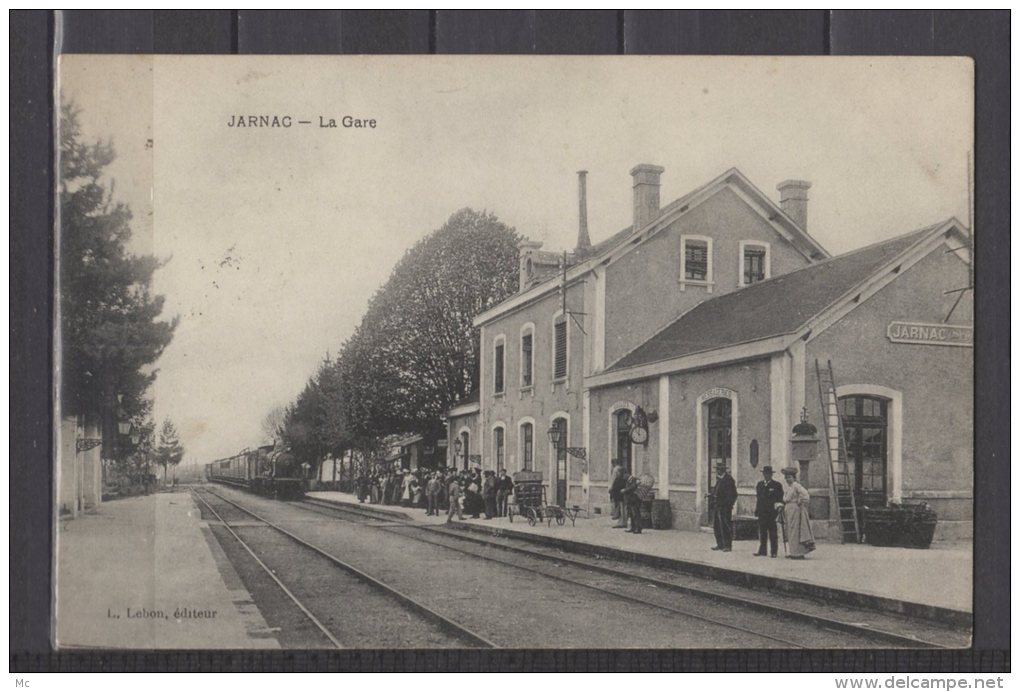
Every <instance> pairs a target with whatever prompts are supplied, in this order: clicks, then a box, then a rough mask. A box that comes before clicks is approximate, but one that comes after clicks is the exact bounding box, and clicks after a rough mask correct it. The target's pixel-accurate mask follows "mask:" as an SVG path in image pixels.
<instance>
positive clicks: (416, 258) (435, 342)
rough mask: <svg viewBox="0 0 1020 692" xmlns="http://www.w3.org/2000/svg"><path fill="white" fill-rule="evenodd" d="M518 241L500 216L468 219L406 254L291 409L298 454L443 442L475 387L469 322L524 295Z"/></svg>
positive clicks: (474, 344)
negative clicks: (414, 440) (406, 439)
mask: <svg viewBox="0 0 1020 692" xmlns="http://www.w3.org/2000/svg"><path fill="white" fill-rule="evenodd" d="M519 240H520V237H519V236H518V234H517V233H516V231H515V230H514V229H513V228H510V227H509V226H507V225H505V224H503V223H502V222H500V221H499V219H497V218H496V216H495V215H494V214H491V213H488V212H479V211H475V210H472V209H461V210H460V211H458V212H456V213H454V214H453V215H452V216H451V217H450V218H449V220H448V221H447V222H446V223H445V224H444V225H443V226H442V227H441V228H439V229H438V230H436V231H434V232H433V233H431V234H430V235H429V236H427V237H426V238H424V239H422V240H421V241H419V242H418V243H416V244H415V245H414V247H412V248H411V249H410V250H408V251H407V252H406V253H405V255H404V257H403V258H402V259H401V260H400V262H399V263H398V264H397V265H396V267H395V268H394V269H393V272H392V273H391V275H390V278H389V279H388V280H387V282H386V284H384V285H383V286H382V288H380V289H379V290H378V291H377V292H376V294H375V296H374V297H373V298H372V300H371V301H370V302H369V305H368V310H367V311H366V313H365V316H364V318H363V319H362V322H361V325H360V326H359V327H358V328H357V329H356V330H355V332H354V334H353V335H352V336H351V337H350V338H349V339H348V340H347V341H346V342H345V343H344V344H343V346H342V347H341V348H340V350H339V352H338V354H337V357H336V358H335V359H327V360H325V361H324V362H323V363H322V364H321V365H320V367H319V369H318V371H317V372H316V373H315V374H314V375H313V376H312V378H311V379H310V380H309V382H308V384H307V385H306V387H305V389H304V390H302V392H301V394H300V395H299V396H298V398H297V400H296V401H294V402H293V403H292V404H291V405H290V406H289V407H288V408H287V415H286V423H285V425H284V439H285V441H286V442H287V443H288V444H289V445H290V446H291V448H292V450H293V451H294V453H295V454H296V455H297V456H298V457H299V458H300V459H301V460H302V461H306V462H309V463H312V462H313V461H316V460H318V459H320V458H321V457H322V455H324V454H333V455H334V456H339V455H340V454H342V453H343V452H345V451H348V450H352V449H354V450H359V451H361V452H363V453H367V452H368V451H369V450H372V449H374V448H376V447H378V445H379V443H380V440H381V439H382V438H383V437H385V436H387V435H391V434H395V433H411V432H414V433H421V434H424V435H427V436H435V435H437V434H439V432H440V431H441V425H442V424H441V421H440V417H441V416H442V415H443V413H444V412H445V411H446V410H447V409H448V408H449V407H450V406H451V405H452V404H453V403H454V402H455V401H457V400H459V399H461V398H463V397H464V396H466V395H467V394H468V393H470V392H471V390H472V389H473V388H474V387H476V386H477V381H478V365H479V354H478V330H477V329H475V328H474V327H473V326H472V324H471V322H472V320H473V319H474V317H475V315H477V314H478V313H480V312H482V311H484V310H486V309H488V308H489V307H492V306H493V305H495V304H496V303H499V302H501V301H502V300H504V299H506V298H507V297H509V296H511V295H513V294H514V293H515V292H516V291H517V283H518V272H517V257H518V250H517V243H518V241H519Z"/></svg>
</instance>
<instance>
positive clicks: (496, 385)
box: [492, 342, 505, 394]
mask: <svg viewBox="0 0 1020 692" xmlns="http://www.w3.org/2000/svg"><path fill="white" fill-rule="evenodd" d="M503 349H504V346H503V342H497V343H496V347H495V349H494V352H493V357H492V369H493V392H494V393H496V394H502V393H503V385H504V384H505V383H504V381H503Z"/></svg>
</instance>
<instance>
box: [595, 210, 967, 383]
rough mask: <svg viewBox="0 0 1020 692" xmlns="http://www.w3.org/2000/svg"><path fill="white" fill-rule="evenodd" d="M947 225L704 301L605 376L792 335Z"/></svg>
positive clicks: (837, 257)
mask: <svg viewBox="0 0 1020 692" xmlns="http://www.w3.org/2000/svg"><path fill="white" fill-rule="evenodd" d="M946 225H947V222H945V221H943V222H940V223H938V224H934V225H932V226H928V227H925V228H922V229H919V230H916V231H912V232H910V233H907V234H905V235H901V236H898V237H895V238H892V239H890V240H886V241H882V242H879V243H875V244H873V245H869V246H866V247H863V248H860V249H858V250H853V251H851V252H848V253H845V254H843V255H838V256H836V257H832V258H829V259H827V260H823V261H821V262H818V263H816V264H811V265H808V266H806V267H803V268H801V269H797V270H795V271H792V272H788V273H786V274H782V275H780V276H776V277H773V278H771V279H767V280H765V281H761V282H758V283H755V284H752V285H750V286H747V287H745V288H741V289H738V290H735V291H732V292H730V293H725V294H723V295H720V296H718V297H715V298H709V299H707V300H705V301H703V302H701V303H699V304H698V305H696V306H695V307H693V308H691V309H690V310H688V311H687V312H686V313H684V314H682V315H681V316H680V317H678V318H677V319H676V320H674V321H673V322H671V323H670V324H668V325H667V326H666V327H665V328H663V329H662V330H661V331H659V332H658V333H657V334H655V335H654V336H652V337H651V338H650V339H648V340H647V341H645V342H644V343H643V344H641V345H640V346H638V347H637V348H635V349H634V350H633V351H631V352H630V353H628V354H626V355H624V356H623V357H622V358H620V359H619V360H618V361H616V362H615V363H613V364H612V365H611V366H610V367H609V368H607V370H606V372H618V371H621V370H626V369H628V368H634V367H637V366H642V365H648V364H651V363H658V362H660V361H664V360H670V359H673V358H680V357H683V356H688V355H693V354H696V353H702V352H706V351H713V350H717V349H721V348H726V347H729V346H736V345H739V344H745V343H748V342H756V341H761V340H764V339H769V338H771V337H778V336H784V335H789V334H794V333H796V332H797V331H799V330H801V329H802V328H804V327H805V325H806V324H807V323H808V322H809V321H810V320H812V319H813V318H814V317H816V316H818V315H819V314H820V313H822V312H824V311H825V310H826V309H827V308H829V307H831V306H832V305H833V304H835V303H836V302H838V301H839V300H840V299H841V298H843V297H845V296H846V295H847V294H848V293H851V292H852V291H853V290H854V289H855V287H857V286H858V285H860V284H862V283H864V282H865V281H867V280H868V279H869V278H871V277H872V276H873V275H874V274H875V273H876V272H878V271H879V270H880V269H882V268H883V267H884V266H885V265H887V264H888V263H890V262H892V261H893V260H894V259H895V258H896V257H898V256H900V255H902V254H903V253H905V252H906V251H907V250H909V249H910V248H911V247H912V246H914V245H916V244H919V243H920V242H921V241H922V240H923V239H925V238H927V237H928V236H929V234H931V233H934V232H936V230H937V229H943V228H944V227H946Z"/></svg>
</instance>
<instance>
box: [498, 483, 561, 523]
mask: <svg viewBox="0 0 1020 692" xmlns="http://www.w3.org/2000/svg"><path fill="white" fill-rule="evenodd" d="M513 479H514V501H513V502H511V503H509V504H508V505H507V512H506V514H507V516H508V517H509V518H510V522H511V523H513V520H514V517H515V516H519V517H524V518H525V519H527V520H528V523H529V524H530V525H531V526H534V525H535V524H537V523H538V522H540V521H544V520H545V519H546V518H547V517H549V516H550V511H549V508H548V506H547V505H546V501H545V486H544V485H542V472H541V471H518V472H517V473H515V474H514V475H513ZM560 523H561V524H562V523H563V519H562V516H561V518H560Z"/></svg>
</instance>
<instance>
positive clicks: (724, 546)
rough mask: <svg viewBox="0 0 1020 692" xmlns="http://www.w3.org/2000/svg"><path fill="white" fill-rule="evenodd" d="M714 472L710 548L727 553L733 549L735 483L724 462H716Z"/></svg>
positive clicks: (735, 500) (735, 501)
mask: <svg viewBox="0 0 1020 692" xmlns="http://www.w3.org/2000/svg"><path fill="white" fill-rule="evenodd" d="M715 474H716V478H715V487H714V488H712V496H713V497H714V498H715V517H713V521H712V528H713V529H715V545H714V546H713V547H712V550H721V551H723V552H724V553H728V552H730V551H731V550H732V549H733V505H735V504H736V503H737V483H736V481H734V480H733V476H731V475H730V474H729V471H728V470H727V469H726V462H723V461H719V462H716V465H715Z"/></svg>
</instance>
